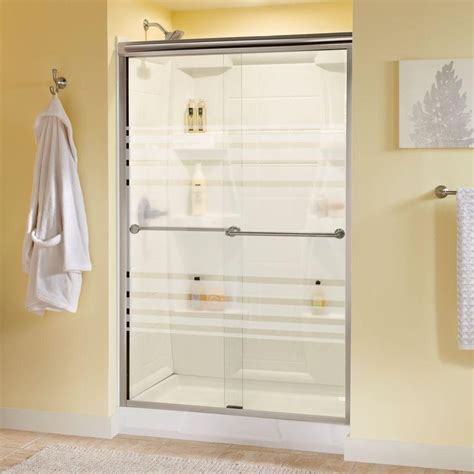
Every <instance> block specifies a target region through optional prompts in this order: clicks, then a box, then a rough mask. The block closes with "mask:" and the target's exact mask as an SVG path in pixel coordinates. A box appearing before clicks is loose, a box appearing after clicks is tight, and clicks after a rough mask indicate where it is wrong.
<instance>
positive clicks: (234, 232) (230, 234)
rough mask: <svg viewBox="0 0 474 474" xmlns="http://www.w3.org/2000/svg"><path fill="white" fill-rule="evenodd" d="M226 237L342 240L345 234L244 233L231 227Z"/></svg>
mask: <svg viewBox="0 0 474 474" xmlns="http://www.w3.org/2000/svg"><path fill="white" fill-rule="evenodd" d="M225 235H227V236H228V237H236V236H239V235H242V236H251V237H322V238H333V239H343V238H344V236H345V235H346V233H345V232H344V230H343V229H336V230H335V231H334V232H329V233H328V232H266V231H245V230H241V229H240V227H236V226H231V227H229V228H228V229H226V231H225Z"/></svg>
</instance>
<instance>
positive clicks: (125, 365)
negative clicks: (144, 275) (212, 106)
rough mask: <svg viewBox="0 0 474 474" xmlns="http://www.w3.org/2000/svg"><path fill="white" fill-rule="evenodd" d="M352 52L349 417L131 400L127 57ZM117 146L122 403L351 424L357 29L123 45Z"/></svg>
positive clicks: (348, 170)
mask: <svg viewBox="0 0 474 474" xmlns="http://www.w3.org/2000/svg"><path fill="white" fill-rule="evenodd" d="M338 49H339V50H345V51H347V96H346V97H347V104H346V105H347V119H346V228H345V229H344V230H345V239H346V247H345V250H346V272H345V273H346V275H345V277H346V278H345V282H346V284H345V417H344V418H340V417H330V416H315V415H299V414H291V413H280V412H266V411H256V410H248V409H245V408H244V409H241V410H234V409H232V408H212V407H206V406H196V405H180V404H170V403H158V402H135V401H132V400H130V399H129V340H128V334H129V332H128V331H127V325H128V321H127V316H128V312H129V305H128V300H129V296H128V291H129V290H128V279H129V278H130V276H129V271H128V268H129V265H128V263H129V251H128V250H129V249H128V243H129V235H130V230H129V229H130V225H131V224H133V223H131V222H129V218H128V216H129V212H128V211H129V209H128V202H129V196H128V192H129V189H128V188H129V187H128V156H127V154H128V145H127V133H128V132H127V123H128V60H129V58H136V57H154V56H180V55H188V56H189V55H204V54H206V55H209V54H226V53H227V54H230V53H264V52H289V51H318V50H338ZM118 109H119V110H118V144H119V160H120V163H119V172H118V179H119V183H118V186H117V192H118V202H119V206H120V209H119V220H120V222H119V229H120V231H119V236H118V246H119V253H120V267H119V272H120V275H119V301H120V304H119V322H120V323H119V327H120V329H119V331H120V334H119V337H120V344H119V346H120V354H119V355H120V357H119V373H120V380H119V388H120V406H122V407H137V408H155V409H167V410H176V411H194V412H204V413H217V414H226V415H236V416H253V417H259V418H273V419H284V420H299V421H312V422H322V423H336V424H346V425H348V424H349V423H350V379H351V377H350V373H351V370H350V362H351V357H350V352H351V227H352V226H351V155H352V142H351V137H352V33H334V34H314V35H290V36H262V37H242V38H215V39H214V38H210V39H190V40H186V39H185V40H178V41H139V42H128V43H119V44H118Z"/></svg>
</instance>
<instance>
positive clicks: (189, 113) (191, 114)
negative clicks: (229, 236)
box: [184, 99, 196, 133]
mask: <svg viewBox="0 0 474 474" xmlns="http://www.w3.org/2000/svg"><path fill="white" fill-rule="evenodd" d="M195 124H196V103H195V102H194V100H193V99H189V101H188V106H187V107H186V114H185V119H184V126H185V130H186V131H187V132H188V133H193V132H194V127H195Z"/></svg>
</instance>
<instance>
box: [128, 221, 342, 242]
mask: <svg viewBox="0 0 474 474" xmlns="http://www.w3.org/2000/svg"><path fill="white" fill-rule="evenodd" d="M129 230H130V233H132V234H138V233H139V232H140V231H142V230H157V231H165V232H173V231H175V232H223V233H224V234H225V235H227V237H236V236H239V235H241V236H249V237H320V238H333V239H343V238H344V237H345V235H346V233H345V231H344V230H343V229H336V230H335V231H334V232H269V231H245V230H241V229H240V227H236V226H231V227H168V226H140V225H138V224H133V225H131V226H130V229H129Z"/></svg>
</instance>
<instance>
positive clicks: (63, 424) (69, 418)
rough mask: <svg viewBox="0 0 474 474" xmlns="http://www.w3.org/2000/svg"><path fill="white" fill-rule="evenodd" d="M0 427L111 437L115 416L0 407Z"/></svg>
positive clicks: (114, 429)
mask: <svg viewBox="0 0 474 474" xmlns="http://www.w3.org/2000/svg"><path fill="white" fill-rule="evenodd" d="M0 428H6V429H12V430H24V431H38V432H40V433H57V434H65V435H75V436H91V437H95V438H112V437H114V436H115V435H116V434H117V423H116V417H115V416H92V415H77V414H73V413H56V412H48V411H35V410H21V409H17V408H0Z"/></svg>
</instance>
